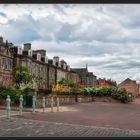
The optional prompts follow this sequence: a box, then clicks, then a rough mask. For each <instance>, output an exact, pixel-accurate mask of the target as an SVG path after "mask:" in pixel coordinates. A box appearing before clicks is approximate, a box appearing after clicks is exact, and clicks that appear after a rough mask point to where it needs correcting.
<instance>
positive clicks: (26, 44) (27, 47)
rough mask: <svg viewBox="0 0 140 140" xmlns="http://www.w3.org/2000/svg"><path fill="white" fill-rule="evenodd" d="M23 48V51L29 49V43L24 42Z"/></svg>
mask: <svg viewBox="0 0 140 140" xmlns="http://www.w3.org/2000/svg"><path fill="white" fill-rule="evenodd" d="M24 50H25V51H28V50H31V43H25V44H24Z"/></svg>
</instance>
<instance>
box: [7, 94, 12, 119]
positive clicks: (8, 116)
mask: <svg viewBox="0 0 140 140" xmlns="http://www.w3.org/2000/svg"><path fill="white" fill-rule="evenodd" d="M10 103H11V99H10V96H9V95H7V98H6V116H7V119H10V116H11V107H10Z"/></svg>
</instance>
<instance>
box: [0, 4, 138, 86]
mask: <svg viewBox="0 0 140 140" xmlns="http://www.w3.org/2000/svg"><path fill="white" fill-rule="evenodd" d="M139 16H140V5H128V4H125V5H120V4H117V5H116V4H115V5H113V4H111V5H107V4H105V5H104V4H90V5H89V4H17V5H15V4H10V5H0V28H1V31H0V33H1V34H2V35H3V36H4V39H8V40H9V41H12V42H13V43H15V44H19V45H21V44H23V43H25V42H31V43H32V47H33V49H38V48H42V49H45V50H46V51H47V55H48V56H49V58H52V57H53V56H60V58H61V59H65V60H66V61H67V62H68V63H69V64H70V65H71V67H85V66H86V64H88V65H89V70H90V71H93V72H94V74H95V75H97V76H98V77H107V78H112V79H113V80H116V81H117V82H118V83H119V82H121V81H122V80H124V79H125V78H127V77H130V78H132V79H135V80H137V81H139V82H140V73H139V69H140V61H139V60H140V55H139V52H140V36H139V34H140V26H139V25H140V20H139Z"/></svg>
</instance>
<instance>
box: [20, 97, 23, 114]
mask: <svg viewBox="0 0 140 140" xmlns="http://www.w3.org/2000/svg"><path fill="white" fill-rule="evenodd" d="M22 110H23V96H22V95H20V98H19V115H22Z"/></svg>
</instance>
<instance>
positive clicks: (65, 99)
mask: <svg viewBox="0 0 140 140" xmlns="http://www.w3.org/2000/svg"><path fill="white" fill-rule="evenodd" d="M58 97H59V99H60V106H62V105H68V104H76V103H88V102H114V103H117V102H120V101H117V100H115V99H112V98H111V97H95V96H81V95H78V96H75V95H71V96H69V95H59V96H58ZM45 98H46V107H50V106H51V97H49V96H46V97H45ZM36 99H37V102H36V107H37V108H40V107H41V106H42V96H37V97H36ZM56 105H57V97H54V106H56Z"/></svg>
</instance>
